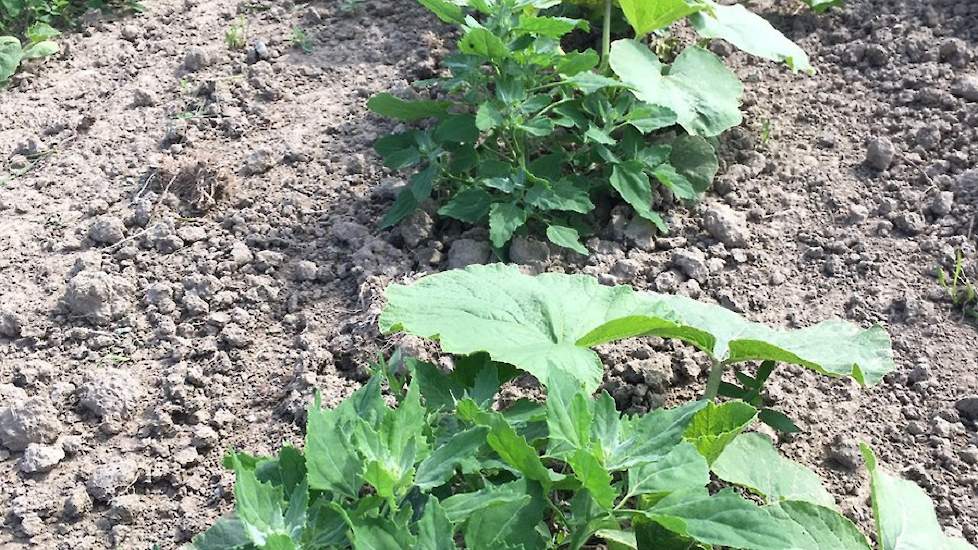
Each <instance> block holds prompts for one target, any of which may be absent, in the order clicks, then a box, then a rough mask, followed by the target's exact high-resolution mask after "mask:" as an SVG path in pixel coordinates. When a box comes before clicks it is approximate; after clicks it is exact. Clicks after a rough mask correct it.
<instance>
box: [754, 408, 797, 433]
mask: <svg viewBox="0 0 978 550" xmlns="http://www.w3.org/2000/svg"><path fill="white" fill-rule="evenodd" d="M757 418H758V420H760V421H761V422H763V423H765V424H767V425H768V426H771V427H772V428H774V429H775V430H778V431H779V432H781V433H786V434H793V433H799V432H801V428H799V427H798V426H797V425H795V423H794V421H793V420H791V419H790V418H788V416H787V415H785V414H784V413H783V412H780V411H776V410H774V409H761V412H759V413H758V414H757Z"/></svg>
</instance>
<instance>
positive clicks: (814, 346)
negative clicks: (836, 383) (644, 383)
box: [379, 264, 894, 405]
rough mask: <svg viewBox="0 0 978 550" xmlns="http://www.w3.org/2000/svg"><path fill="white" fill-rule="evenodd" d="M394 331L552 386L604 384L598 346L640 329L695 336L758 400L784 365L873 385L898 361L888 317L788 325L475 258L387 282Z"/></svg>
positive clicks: (717, 373)
mask: <svg viewBox="0 0 978 550" xmlns="http://www.w3.org/2000/svg"><path fill="white" fill-rule="evenodd" d="M379 323H380V328H381V330H382V331H383V332H394V331H403V332H407V333H410V334H414V335H417V336H421V337H425V338H434V339H437V340H438V341H439V342H440V345H441V348H442V350H444V351H445V352H447V353H453V354H461V355H468V354H472V353H478V352H485V353H487V354H488V355H489V356H490V357H491V358H492V359H493V360H495V361H498V362H501V363H506V364H510V365H513V366H515V367H517V368H519V369H522V370H525V371H526V372H529V373H530V374H532V375H534V376H536V377H537V379H539V380H540V381H541V382H544V383H546V381H548V380H552V379H553V378H554V377H555V376H558V375H559V376H563V377H570V378H573V379H575V380H577V381H579V382H580V383H581V384H582V385H584V387H585V388H587V389H588V390H591V391H593V390H594V389H596V388H597V387H598V385H599V384H600V382H601V378H602V374H603V371H604V369H603V367H602V365H601V361H600V359H599V358H598V355H597V354H596V353H595V352H594V351H593V350H592V349H591V348H592V347H594V346H597V345H599V344H604V343H607V342H614V341H616V340H621V339H623V338H630V337H636V336H659V337H662V338H675V339H678V340H682V341H685V342H687V343H689V344H691V345H693V346H695V347H696V348H698V349H699V350H701V351H703V352H704V353H706V354H707V356H708V357H709V358H710V360H711V361H712V362H713V364H712V365H711V367H712V368H711V373H710V379H709V382H708V386H707V389H706V397H707V398H713V397H716V396H717V395H719V394H720V393H721V392H722V393H723V394H724V395H728V396H732V397H737V398H741V399H743V400H744V401H746V402H747V403H749V404H752V405H761V404H762V403H761V401H759V400H758V396H759V393H760V391H761V388H762V386H763V384H764V382H765V381H766V380H767V378H768V376H770V374H771V372H772V371H773V370H774V367H775V364H776V363H786V364H794V365H800V366H803V367H807V368H810V369H813V370H815V371H817V372H820V373H822V374H825V375H828V376H836V377H839V376H850V377H852V378H854V379H855V380H856V381H857V382H859V383H860V384H864V385H873V384H876V383H877V382H879V381H880V380H881V379H882V378H883V376H884V375H886V374H887V373H888V372H890V371H892V370H893V369H894V363H893V352H892V348H891V345H890V338H889V336H888V335H887V333H886V331H885V330H883V328H882V327H880V326H878V325H876V326H873V327H870V328H868V329H861V328H859V327H858V326H855V325H853V324H851V323H848V322H845V321H842V320H829V321H824V322H822V323H819V324H817V325H814V326H811V327H807V328H803V329H798V330H791V331H782V330H778V329H774V328H770V327H767V326H765V325H762V324H758V323H753V322H750V321H747V320H746V319H744V318H743V317H741V316H739V315H737V314H736V313H734V312H732V311H730V310H727V309H724V308H722V307H720V306H716V305H711V304H707V303H704V302H698V301H695V300H692V299H690V298H686V297H683V296H671V295H665V294H657V293H653V292H637V291H635V290H633V289H632V288H631V287H629V286H614V287H610V286H605V285H601V284H599V283H598V282H597V280H596V279H595V278H593V277H590V276H587V275H566V274H559V273H546V274H542V275H537V276H530V275H525V274H523V273H521V272H520V271H519V269H518V268H516V267H514V266H506V265H502V264H494V265H488V266H482V265H479V266H470V267H468V268H466V269H464V270H454V271H447V272H443V273H438V274H434V275H429V276H426V277H423V278H421V279H420V280H418V281H417V282H415V283H414V284H411V285H408V286H404V285H392V286H390V287H388V289H387V306H386V308H385V309H384V311H383V312H382V313H381V316H380V320H379ZM749 361H762V362H764V363H763V364H762V365H761V367H760V368H759V370H758V372H757V375H756V377H750V376H748V375H746V374H744V373H740V372H738V380H739V381H740V382H741V384H742V385H743V386H735V385H733V384H721V382H722V380H721V376H722V374H723V372H724V371H725V370H727V369H728V368H736V367H737V366H738V365H740V364H743V363H745V362H749Z"/></svg>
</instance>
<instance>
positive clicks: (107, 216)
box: [0, 0, 978, 550]
mask: <svg viewBox="0 0 978 550" xmlns="http://www.w3.org/2000/svg"><path fill="white" fill-rule="evenodd" d="M146 5H147V8H148V9H147V11H146V13H144V14H142V15H139V16H135V17H128V18H123V19H119V20H107V19H98V20H93V21H90V22H89V23H88V26H87V28H85V29H84V31H82V32H80V33H77V34H73V35H68V36H66V37H65V38H64V39H63V41H62V44H63V46H64V51H63V53H62V54H61V55H60V56H59V57H58V58H57V59H53V60H48V61H45V62H43V63H41V64H39V65H35V66H31V67H28V68H27V70H26V71H25V72H23V73H21V74H20V75H19V76H18V77H16V78H15V81H14V82H13V84H12V86H11V87H10V88H9V89H7V90H5V91H2V92H0V98H2V100H0V159H2V163H3V164H2V165H0V166H2V167H3V172H4V173H6V174H7V179H5V181H4V183H3V184H0V428H4V429H0V438H2V441H0V444H2V446H0V509H3V510H4V511H5V514H4V516H3V518H2V520H0V521H2V524H0V548H4V549H8V548H9V549H13V548H21V547H25V548H26V547H36V548H71V549H74V550H84V549H90V548H108V547H118V548H148V547H150V546H152V545H153V544H159V546H160V547H161V548H174V547H176V546H178V545H179V544H181V543H183V542H186V541H188V540H189V539H190V537H192V536H193V535H194V534H196V533H198V532H200V531H201V530H203V529H204V528H205V527H206V526H207V525H209V524H210V523H212V522H213V521H214V520H215V519H216V518H217V517H218V516H220V515H221V514H223V513H226V512H227V511H228V510H229V509H230V508H231V506H232V481H233V479H232V476H231V475H229V474H228V473H227V472H225V471H224V470H223V469H222V468H221V465H220V463H221V457H222V454H223V451H224V450H225V449H227V448H237V449H243V450H246V451H248V452H252V453H271V452H273V451H274V450H275V449H277V448H278V446H279V445H280V444H281V443H282V442H285V441H289V442H292V443H296V444H301V441H302V437H303V433H302V424H303V409H304V408H305V405H306V403H307V402H308V401H309V400H310V399H311V395H312V392H313V390H314V389H315V388H319V389H320V390H321V391H322V393H323V397H324V400H325V401H326V403H327V404H335V403H337V402H339V401H340V400H341V399H342V398H343V397H344V396H345V395H348V394H349V392H351V391H352V390H353V389H354V388H356V387H357V386H358V384H359V383H360V382H362V380H363V379H364V376H365V374H366V373H367V367H368V365H369V362H370V360H371V359H372V358H374V357H376V356H377V354H380V353H386V352H389V351H390V349H391V348H392V347H393V346H395V345H400V346H402V347H403V348H405V349H408V350H411V349H419V348H420V347H422V346H421V344H420V343H419V342H418V341H416V340H414V339H410V338H394V339H385V338H382V337H381V336H380V335H378V334H377V330H376V325H375V319H376V315H377V313H378V312H379V310H380V308H381V307H382V303H383V296H382V290H383V288H384V287H385V286H386V285H387V284H389V283H390V282H392V281H398V280H405V279H409V278H412V277H415V276H418V275H419V274H422V273H426V272H433V271H438V270H442V269H447V268H448V266H449V265H452V266H454V265H459V264H462V263H465V262H468V261H487V260H488V258H487V257H486V254H485V252H486V251H487V250H488V249H487V247H486V246H485V244H484V243H485V241H486V235H485V231H484V230H480V229H468V230H466V229H465V228H462V227H459V226H457V225H454V224H452V223H448V222H447V221H444V220H437V219H433V218H432V216H429V215H427V214H419V215H417V216H415V217H414V218H412V219H411V220H410V221H409V222H408V223H407V224H406V225H405V226H403V227H401V228H395V229H393V230H388V231H383V232H381V231H378V230H376V227H377V221H378V220H379V219H380V217H381V216H382V214H383V212H384V211H385V210H386V208H388V207H389V206H390V204H391V202H392V200H393V197H394V195H395V194H396V192H397V190H398V189H399V188H400V187H401V186H403V185H404V177H403V175H402V174H394V173H390V172H388V171H386V170H385V169H384V168H382V166H381V165H380V163H379V162H378V161H377V158H376V157H375V155H374V153H373V152H372V150H371V144H372V142H373V141H374V140H375V139H376V138H377V137H378V136H380V135H382V134H383V133H386V132H389V131H391V130H393V129H394V127H395V125H394V124H392V123H391V122H388V121H383V120H380V119H377V118H375V117H374V116H372V115H370V114H368V113H367V111H366V109H365V103H366V99H367V98H368V97H369V96H370V95H371V94H373V93H376V92H380V91H391V90H393V91H395V92H403V91H405V90H406V89H407V87H408V82H410V81H413V80H416V79H418V78H428V77H430V76H432V75H433V74H434V73H435V71H437V70H438V68H439V65H438V64H439V60H440V58H441V57H442V56H443V55H444V54H445V53H446V51H447V49H448V48H451V46H452V41H453V35H452V33H451V31H450V30H449V29H447V28H445V27H444V26H443V25H441V24H440V23H438V21H437V20H436V19H435V18H434V17H432V16H430V15H429V14H427V13H426V12H425V11H424V10H423V9H422V8H420V7H418V6H416V5H415V4H414V3H413V2H408V1H404V2H389V1H385V0H364V1H363V2H361V3H359V4H357V3H350V2H343V3H339V2H325V3H318V2H316V3H312V4H293V3H291V2H288V1H286V2H272V1H269V0H252V1H248V2H238V1H235V0H209V1H207V2H202V1H198V0H183V1H176V0H159V1H155V2H146ZM754 5H755V8H756V9H757V11H759V12H760V13H762V14H764V15H765V16H767V17H768V18H769V19H770V20H771V21H772V22H773V23H774V24H775V25H776V26H777V27H779V28H780V29H782V30H783V31H784V32H785V33H786V34H788V35H789V36H790V37H791V38H793V39H795V40H796V41H798V42H799V43H800V44H801V45H803V46H804V47H805V48H806V50H807V51H808V52H809V53H810V54H811V55H812V59H813V62H814V64H815V65H816V66H817V68H818V70H819V73H818V74H817V75H815V76H805V75H792V74H790V73H789V72H787V71H786V70H785V69H784V68H783V67H780V66H776V65H774V64H771V63H766V62H760V61H757V60H752V59H750V58H748V57H747V56H745V55H742V54H740V53H730V49H729V48H728V47H726V46H725V45H724V44H714V45H713V46H712V47H713V49H714V51H716V52H717V53H720V54H722V55H725V56H727V57H728V62H729V63H730V64H731V66H733V67H734V68H735V69H736V71H737V72H738V74H739V75H740V76H741V78H742V79H743V80H744V81H745V85H746V89H747V90H748V92H747V97H746V98H745V115H746V116H745V120H746V122H745V123H744V125H743V126H742V127H740V128H737V129H735V130H733V131H731V132H729V133H728V135H726V136H725V138H724V140H723V158H724V163H723V169H722V174H721V176H720V177H719V178H718V180H717V182H716V184H715V186H714V189H713V190H712V191H711V192H710V194H709V195H708V196H707V197H706V199H705V200H704V201H703V203H701V204H699V205H687V206H683V205H672V206H670V207H669V209H668V213H669V216H668V217H669V221H670V224H671V226H672V227H674V228H675V230H674V231H673V232H672V233H671V234H670V235H669V236H668V237H658V238H656V237H654V236H651V235H650V234H649V233H648V232H647V231H645V230H644V228H643V227H642V226H641V225H640V224H638V223H631V222H629V216H628V213H627V212H623V211H618V212H616V213H615V214H614V215H613V217H612V222H611V223H610V224H609V227H608V228H607V230H606V231H604V233H602V236H601V237H600V238H594V239H591V240H590V241H589V242H588V243H587V244H588V246H589V248H590V249H591V250H592V252H593V255H592V256H591V257H590V258H589V259H587V260H586V261H585V260H583V259H582V258H581V257H567V256H566V255H564V254H559V253H557V252H556V251H549V252H548V251H547V250H546V248H545V245H544V247H543V248H541V247H540V246H539V244H538V243H535V242H533V241H528V242H524V243H522V244H523V245H526V246H524V247H523V248H524V249H525V251H526V253H525V255H524V256H523V258H524V260H525V261H526V262H527V263H530V264H532V265H531V266H530V268H531V269H536V270H541V269H542V270H552V271H561V270H562V271H568V272H585V273H590V274H594V275H596V276H599V277H600V278H601V279H602V281H603V282H606V283H609V284H612V283H628V284H631V285H633V286H635V287H637V288H641V289H651V290H659V291H661V292H679V293H683V294H687V295H690V296H693V297H697V298H700V299H703V300H708V301H715V302H718V303H720V304H723V305H724V306H726V307H729V308H732V309H736V310H739V311H742V312H743V313H744V315H745V316H747V317H749V318H751V319H753V320H757V321H763V322H767V323H770V324H772V325H775V326H783V327H796V326H807V325H810V324H813V323H815V322H817V321H819V320H822V319H827V318H831V317H842V318H845V319H849V320H851V321H853V322H856V323H859V324H861V325H864V326H868V325H870V324H872V323H875V322H878V323H882V324H883V325H885V326H886V327H887V329H888V330H889V332H890V334H891V335H892V338H893V342H894V349H895V352H896V360H897V364H898V370H897V371H896V372H895V373H893V374H891V375H890V376H888V377H887V378H886V380H885V381H884V382H883V383H882V384H881V385H879V386H877V387H874V388H870V389H861V388H859V387H857V386H856V385H855V384H854V383H852V382H847V381H840V380H828V379H826V378H823V377H820V376H817V375H815V374H813V373H811V372H809V371H805V370H802V369H793V368H783V369H781V370H780V371H779V372H778V373H776V374H775V377H774V381H773V382H772V384H771V388H770V394H771V397H772V398H773V399H774V400H775V401H776V403H777V406H778V407H780V408H781V409H782V410H784V411H785V412H787V413H788V414H789V415H790V416H792V417H793V418H795V419H796V420H797V421H798V423H799V424H800V425H801V427H802V428H803V429H804V430H805V433H803V434H800V435H798V436H794V437H782V438H781V448H782V449H783V451H784V452H785V453H787V454H788V455H789V456H791V457H792V458H795V459H797V460H799V461H801V462H803V463H805V464H807V465H809V466H811V467H814V468H815V469H817V470H818V471H819V472H820V473H821V474H822V475H823V476H824V477H825V479H826V482H827V485H828V486H829V488H830V490H831V491H832V493H833V494H834V495H836V496H837V498H838V501H839V504H840V506H841V508H842V509H843V511H844V512H845V513H846V514H848V515H850V516H851V517H853V518H854V519H856V520H857V521H858V522H859V523H860V524H861V525H863V526H864V527H868V525H869V522H870V509H869V506H868V501H867V496H868V484H867V482H866V478H865V475H864V473H863V471H862V468H861V464H860V461H859V459H858V457H857V456H855V453H854V448H855V445H856V443H857V442H859V441H866V442H868V443H870V444H872V445H873V446H874V447H875V448H876V450H877V452H878V454H879V455H880V458H881V461H882V462H883V463H884V464H885V465H886V466H887V467H888V468H889V469H891V470H893V471H897V472H900V473H902V474H903V475H905V476H906V477H908V478H910V479H913V480H914V481H916V482H917V483H919V484H920V485H921V486H923V487H924V488H925V489H926V491H927V492H928V493H929V494H930V496H931V497H932V498H933V499H934V501H935V504H936V508H937V512H938V515H939V518H940V520H941V522H942V523H943V524H944V525H945V526H946V527H947V529H948V530H949V531H950V532H954V533H959V534H962V535H963V536H965V537H966V538H967V539H968V540H970V541H971V542H972V543H978V465H976V463H978V448H976V445H978V432H976V423H975V421H976V418H975V417H974V416H969V415H973V414H975V411H974V406H973V405H974V403H972V407H971V408H970V409H969V408H967V407H966V406H964V405H962V403H965V401H964V400H963V398H964V397H966V396H968V395H975V394H978V332H976V328H975V325H974V323H971V322H968V321H967V320H964V319H962V318H961V315H960V313H958V312H957V311H955V310H954V308H953V307H952V306H951V304H950V303H949V300H948V299H947V295H946V293H944V291H943V290H942V289H941V287H940V286H939V285H938V283H937V281H936V280H935V278H934V270H935V268H936V267H937V266H939V265H943V266H945V268H947V267H949V266H950V262H951V261H952V260H953V258H954V254H955V251H956V250H960V251H962V252H963V254H964V256H965V261H966V265H968V266H971V267H969V269H973V266H975V265H976V262H978V257H976V252H975V247H976V237H975V235H976V231H975V230H976V227H975V226H976V220H978V171H976V165H978V4H975V3H974V2H972V1H971V0H935V1H933V2H906V1H897V0H851V1H850V2H849V3H848V5H847V6H846V7H845V8H843V9H840V10H835V11H833V12H832V13H830V14H826V15H821V16H816V15H814V14H811V13H809V12H808V11H805V10H800V9H797V8H798V6H796V5H794V3H793V2H773V1H770V0H768V1H759V2H754ZM347 6H352V9H349V10H347V9H345V8H346V7H347ZM239 17H243V18H244V19H245V20H246V21H247V39H248V40H247V41H248V46H247V47H246V48H244V49H241V50H229V49H228V47H227V46H226V45H225V43H224V32H225V31H226V30H227V28H228V27H229V26H231V25H232V24H233V23H235V21H236V20H237V19H238V18H239ZM293 28H301V29H303V30H304V31H305V33H306V34H307V36H308V39H309V43H308V44H307V46H308V50H309V51H308V52H305V51H303V50H302V49H301V48H297V47H294V46H293V44H292V43H291V40H290V37H291V36H292V34H293ZM259 41H260V42H261V43H258V42H259ZM667 206H668V205H667ZM731 231H733V234H731ZM743 239H746V240H747V242H746V246H745V244H744V243H743V242H741V241H742V240H743ZM722 241H726V244H724V242H722ZM541 250H543V252H542V253H541ZM972 275H973V273H972ZM601 352H602V354H603V356H604V357H605V358H606V360H607V361H606V363H607V364H608V365H609V366H610V367H609V370H608V375H607V382H606V388H607V389H608V390H609V391H610V392H612V394H613V395H614V397H615V398H616V400H617V401H618V403H619V405H620V406H621V408H622V409H632V410H641V409H647V408H649V407H653V406H657V405H660V404H662V403H663V402H666V401H670V400H675V399H677V398H678V397H677V396H680V395H689V394H692V393H694V392H696V391H700V388H701V387H702V384H703V382H704V374H705V373H704V372H703V371H702V367H703V364H702V362H701V361H699V359H700V358H698V357H697V356H696V355H695V354H693V353H691V352H689V351H688V349H686V348H683V347H681V346H674V345H672V344H670V343H663V342H660V341H655V340H642V341H634V342H629V343H626V344H623V345H619V346H612V347H607V348H604V349H602V350H601ZM967 411H970V412H967ZM11 427H14V428H18V429H20V431H19V432H18V431H17V429H13V428H11Z"/></svg>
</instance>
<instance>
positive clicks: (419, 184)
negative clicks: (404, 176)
mask: <svg viewBox="0 0 978 550" xmlns="http://www.w3.org/2000/svg"><path fill="white" fill-rule="evenodd" d="M437 173H438V166H437V165H436V164H429V165H428V167H427V168H425V169H424V170H422V171H420V172H418V173H417V174H415V175H413V176H411V182H410V183H409V184H408V186H407V187H406V188H405V189H404V190H403V191H401V192H400V193H399V194H398V195H397V199H396V200H394V206H392V207H391V209H390V210H389V211H388V212H387V214H384V217H383V219H381V220H380V227H381V229H386V228H388V227H391V226H393V225H395V224H397V223H398V222H399V221H401V220H403V219H404V218H406V217H408V216H409V215H410V214H411V213H412V212H414V211H415V210H417V209H418V207H419V206H421V203H422V202H424V201H426V200H427V199H428V197H430V196H431V189H432V186H433V185H434V182H435V175H436V174H437Z"/></svg>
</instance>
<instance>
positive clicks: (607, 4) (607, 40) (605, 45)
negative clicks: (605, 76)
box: [601, 0, 611, 72]
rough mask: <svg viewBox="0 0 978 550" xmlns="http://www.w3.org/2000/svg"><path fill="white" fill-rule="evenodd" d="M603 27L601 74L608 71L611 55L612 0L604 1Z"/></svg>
mask: <svg viewBox="0 0 978 550" xmlns="http://www.w3.org/2000/svg"><path fill="white" fill-rule="evenodd" d="M602 23H603V24H602V27H601V72H604V71H605V70H607V69H608V64H609V60H608V56H609V55H610V54H611V0H604V21H603V22H602Z"/></svg>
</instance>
